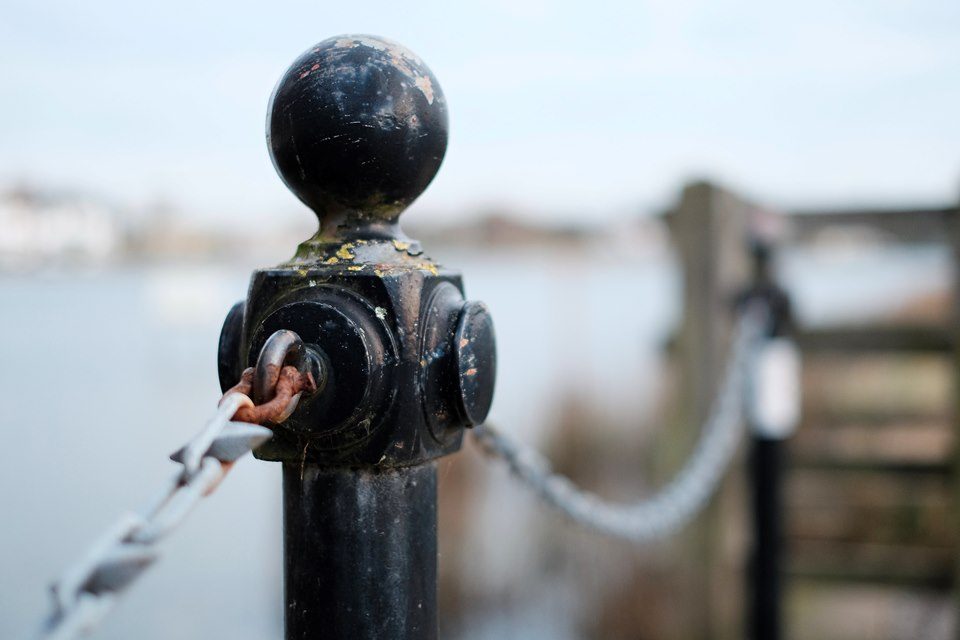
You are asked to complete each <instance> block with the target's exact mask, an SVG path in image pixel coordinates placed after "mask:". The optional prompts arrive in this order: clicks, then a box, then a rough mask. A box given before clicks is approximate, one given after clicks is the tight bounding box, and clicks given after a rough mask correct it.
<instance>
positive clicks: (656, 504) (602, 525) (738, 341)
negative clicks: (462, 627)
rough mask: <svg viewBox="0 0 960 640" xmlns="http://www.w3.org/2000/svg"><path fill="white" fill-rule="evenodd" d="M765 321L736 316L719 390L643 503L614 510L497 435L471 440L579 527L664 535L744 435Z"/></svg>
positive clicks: (752, 310)
mask: <svg viewBox="0 0 960 640" xmlns="http://www.w3.org/2000/svg"><path fill="white" fill-rule="evenodd" d="M766 318H767V313H766V309H765V308H763V307H759V306H755V305H751V307H749V308H748V309H747V310H746V311H745V312H744V313H743V315H742V316H741V317H740V319H739V321H738V325H737V328H736V331H735V336H734V341H733V345H732V348H731V353H730V356H729V360H728V362H727V365H726V369H725V372H724V376H723V379H722V381H721V385H720V387H719V392H718V394H717V396H716V398H715V399H714V403H713V407H712V410H711V412H710V415H709V417H708V418H707V420H706V422H705V424H704V426H703V429H702V431H701V437H700V440H699V442H698V443H697V446H696V448H695V449H694V451H693V453H692V454H691V456H690V458H689V459H688V460H687V462H686V463H685V465H684V466H683V468H682V469H681V470H680V472H679V473H678V474H677V476H676V477H675V478H674V479H673V480H672V481H671V482H670V483H669V484H667V485H666V486H665V487H663V489H661V490H660V491H659V492H658V493H656V494H655V495H653V496H652V497H650V498H648V499H645V500H642V501H640V502H637V503H632V504H622V505H621V504H612V503H609V502H606V501H604V500H603V499H601V498H600V497H598V496H597V495H595V494H593V493H591V492H589V491H585V490H584V489H581V488H580V487H578V486H576V485H575V484H574V483H573V482H572V481H571V480H570V479H569V478H567V477H565V476H562V475H560V474H557V473H554V472H553V471H552V469H551V467H550V463H549V462H548V461H547V460H546V459H545V458H544V457H543V456H542V455H541V454H540V453H539V452H538V451H537V450H535V449H533V448H531V447H528V446H526V445H524V444H522V443H520V442H518V441H517V440H515V439H513V438H511V437H509V436H507V435H505V434H504V433H502V432H501V431H498V430H497V429H494V428H493V427H491V426H489V425H481V426H479V427H477V428H475V429H474V430H473V435H474V437H475V438H476V440H477V442H478V443H479V444H480V446H481V447H483V449H484V450H485V451H486V452H487V453H488V454H490V455H492V456H496V457H498V458H501V459H503V460H504V462H506V464H507V466H508V467H509V468H510V471H511V472H512V473H513V474H514V476H516V477H517V478H518V479H519V480H520V481H521V482H523V483H524V484H526V485H527V486H528V487H529V488H530V489H531V490H533V492H534V493H535V494H536V495H537V496H538V497H539V498H541V499H542V500H543V501H544V502H546V503H547V504H549V505H550V506H552V507H554V508H556V509H559V510H560V511H561V512H563V514H565V515H566V516H567V517H569V518H571V519H572V520H574V521H576V522H578V523H580V524H581V525H583V526H585V527H587V528H589V529H592V530H594V531H597V532H600V533H603V534H606V535H610V536H614V537H617V538H624V539H626V540H629V541H632V542H638V543H643V542H649V541H651V540H656V539H659V538H663V537H666V536H668V535H669V534H671V533H672V532H674V531H676V530H677V529H679V528H681V527H682V526H683V525H684V524H686V523H687V522H688V521H689V520H690V519H691V518H692V517H693V516H694V515H695V514H696V513H697V512H698V511H699V510H700V509H701V508H702V507H703V506H704V505H705V504H706V503H707V501H708V500H709V498H710V496H711V495H712V494H713V492H714V491H715V490H716V487H717V485H718V484H719V482H720V480H721V479H722V478H723V475H724V472H725V470H726V468H727V466H728V465H729V463H730V460H731V459H732V458H733V455H734V453H735V452H736V449H737V445H738V443H739V441H740V438H741V436H742V434H743V430H744V426H743V405H744V394H745V386H746V381H747V375H748V368H749V366H750V360H751V356H752V354H753V353H754V347H755V346H756V344H757V343H758V341H759V339H760V338H761V336H762V335H763V331H764V327H765V325H766Z"/></svg>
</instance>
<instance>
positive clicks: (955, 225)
mask: <svg viewBox="0 0 960 640" xmlns="http://www.w3.org/2000/svg"><path fill="white" fill-rule="evenodd" d="M946 226H947V229H948V230H949V238H950V248H951V253H952V258H953V260H952V262H953V288H952V294H953V296H952V297H953V299H952V301H951V305H950V318H949V320H948V322H949V323H950V325H949V326H950V333H951V334H952V335H953V372H954V373H953V411H952V413H953V415H952V416H951V420H952V422H953V480H952V482H953V494H954V495H953V513H954V531H955V532H956V531H960V207H958V209H955V210H954V211H953V212H952V213H951V214H948V216H947V225H946ZM954 544H955V546H954V549H955V557H954V571H953V599H954V608H955V610H956V611H957V612H960V544H958V543H956V542H955V543H954ZM958 615H960V614H958ZM954 635H955V637H956V638H957V639H958V640H960V620H958V621H957V622H956V627H955V629H954Z"/></svg>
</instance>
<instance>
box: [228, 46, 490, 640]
mask: <svg viewBox="0 0 960 640" xmlns="http://www.w3.org/2000/svg"><path fill="white" fill-rule="evenodd" d="M267 142H268V146H269V150H270V156H271V159H272V160H273V164H274V166H275V167H276V169H277V172H278V173H279V174H280V177H281V178H282V179H283V181H284V182H285V183H286V184H287V186H288V187H289V188H290V189H291V190H292V191H293V192H294V194H295V195H296V196H297V197H298V198H300V200H301V201H302V202H304V203H305V204H306V205H308V206H309V207H310V208H312V209H313V210H314V212H315V213H316V214H317V217H318V218H319V221H320V228H319V230H318V232H317V234H316V235H315V236H314V237H313V238H310V239H309V240H307V241H305V242H303V243H302V244H301V245H300V246H299V248H298V249H297V253H296V255H295V256H294V257H293V258H292V259H291V260H289V261H288V262H286V263H284V264H281V265H279V266H277V267H274V268H269V269H261V270H259V271H257V272H255V273H254V274H253V277H252V279H251V282H250V290H249V295H248V297H247V300H246V302H245V303H241V304H238V305H237V306H235V307H234V308H233V310H231V312H230V314H229V315H228V316H227V320H226V322H225V323H224V328H223V333H222V334H221V341H220V350H219V367H220V382H221V386H223V387H224V388H228V387H230V386H232V385H233V384H234V383H235V382H236V380H237V379H238V378H239V377H240V374H241V372H242V370H243V369H244V367H247V366H250V365H251V364H252V363H253V362H254V360H255V359H256V356H257V354H258V353H259V351H260V349H261V347H262V345H263V344H264V341H265V340H266V338H267V337H268V336H270V335H272V334H273V333H274V332H275V331H278V330H281V329H282V330H287V331H292V332H294V333H295V334H296V335H297V336H298V337H299V338H300V339H301V340H302V343H303V349H304V350H305V352H306V353H307V354H309V355H310V357H311V358H312V360H311V362H313V363H314V364H313V365H312V366H313V368H314V370H315V371H316V372H317V375H319V376H320V377H321V378H322V379H321V380H318V381H317V383H318V384H317V387H318V390H317V391H316V393H314V394H313V395H312V396H310V397H303V398H301V400H300V403H299V405H298V407H297V409H296V411H295V412H294V413H293V414H292V415H291V416H290V417H289V418H288V419H287V420H286V421H284V422H282V424H279V425H274V428H273V432H274V435H273V438H272V439H271V440H270V441H269V442H267V443H266V444H264V445H263V446H261V447H260V448H259V449H257V450H256V451H255V455H256V456H257V457H258V458H260V459H263V460H275V461H279V462H282V463H283V506H284V510H283V519H284V571H285V578H284V584H285V589H284V591H285V599H286V611H285V619H286V637H287V638H288V640H294V639H296V640H315V639H319V638H323V639H325V640H345V639H347V638H349V639H351V640H373V639H375V638H376V639H380V638H390V639H391V640H413V639H421V638H427V639H431V638H435V637H436V635H437V593H436V589H437V584H436V581H437V477H436V470H435V462H434V461H435V459H436V458H438V457H440V456H444V455H448V454H450V453H453V452H455V451H457V450H458V449H459V448H460V443H461V441H462V438H463V430H464V428H465V427H469V426H473V425H475V424H479V423H481V422H482V421H483V420H484V418H485V417H486V415H487V411H488V410H489V408H490V404H491V402H492V399H493V384H494V378H495V373H496V358H495V347H494V342H495V340H494V334H493V324H492V321H491V319H490V315H489V313H488V312H487V310H486V308H485V307H484V306H483V305H482V304H481V303H478V302H468V301H466V300H465V298H464V293H463V283H462V281H461V277H460V275H459V274H458V273H456V272H454V271H450V270H447V269H444V268H442V267H441V266H440V265H438V264H436V263H435V262H433V261H432V260H431V259H430V258H429V257H427V256H426V255H425V254H424V253H423V250H422V249H421V248H420V245H419V243H418V242H416V241H415V240H412V239H411V238H408V237H407V236H406V235H404V233H403V231H402V230H401V229H400V226H399V224H398V220H399V217H400V214H401V213H402V212H403V210H404V209H405V208H406V207H407V205H409V204H410V203H411V202H412V201H413V200H414V199H416V198H417V196H419V195H420V193H421V192H422V191H423V190H424V189H425V188H426V187H427V185H428V184H429V183H430V181H431V180H432V179H433V177H434V175H435V174H436V172H437V170H438V169H439V167H440V162H441V160H442V159H443V155H444V152H445V150H446V144H447V111H446V102H445V101H444V97H443V92H442V91H441V89H440V85H439V84H438V83H437V80H436V78H435V77H434V76H433V74H432V73H431V72H430V70H429V69H428V68H427V67H426V65H424V63H423V61H422V60H420V58H418V57H417V56H416V55H415V54H413V53H412V52H410V51H409V50H407V49H405V48H404V47H402V46H400V45H398V44H396V43H393V42H390V41H388V40H384V39H382V38H376V37H372V36H354V35H348V36H340V37H336V38H330V39H328V40H324V41H323V42H320V43H319V44H317V45H316V46H314V47H312V48H311V49H309V50H308V51H306V52H305V53H304V54H303V55H302V56H300V58H298V59H297V60H296V61H294V63H293V65H291V67H290V68H289V69H288V70H287V72H286V73H285V74H284V76H283V77H282V78H281V80H280V82H279V84H278V85H277V87H276V89H275V90H274V93H273V96H272V98H271V100H270V112H269V114H268V120H267ZM265 373H268V372H265ZM257 375H259V373H258V374H257ZM254 383H255V384H254V387H255V388H258V387H257V384H256V380H255V381H254ZM260 386H261V387H263V388H265V389H267V388H269V384H264V385H260ZM261 395H264V394H261ZM263 400H266V398H261V399H260V401H263Z"/></svg>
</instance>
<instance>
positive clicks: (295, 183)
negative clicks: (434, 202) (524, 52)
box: [267, 35, 447, 233]
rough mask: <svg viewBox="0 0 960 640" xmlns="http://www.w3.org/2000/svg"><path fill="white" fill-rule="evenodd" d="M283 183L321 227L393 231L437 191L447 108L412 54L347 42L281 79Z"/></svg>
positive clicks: (275, 110) (327, 47)
mask: <svg viewBox="0 0 960 640" xmlns="http://www.w3.org/2000/svg"><path fill="white" fill-rule="evenodd" d="M267 146H268V147H269V150H270V157H271V159H272V160H273V165H274V167H276V169H277V172H278V173H279V174H280V177H281V178H282V179H283V181H284V182H285V183H286V185H287V186H288V187H289V188H290V190H291V191H293V192H294V194H296V196H297V197H298V198H300V200H302V201H303V202H304V203H305V204H306V205H307V206H309V207H310V208H311V209H313V210H314V211H315V212H316V213H317V216H318V217H319V218H320V221H321V233H324V232H328V231H335V230H334V229H328V228H327V227H328V225H334V226H338V227H352V228H358V227H364V226H369V225H371V224H376V223H388V224H392V223H394V222H395V221H396V220H397V218H398V217H399V216H400V213H402V212H403V210H404V209H405V208H406V207H407V206H408V205H409V204H410V203H411V202H413V201H414V200H415V199H416V198H417V197H418V196H419V195H420V194H421V193H422V192H423V191H424V189H426V188H427V185H428V184H430V181H431V180H433V177H434V176H435V175H436V173H437V170H438V169H439V168H440V163H441V161H442V160H443V155H444V152H445V151H446V148H447V106H446V101H445V100H444V97H443V92H442V91H441V89H440V85H439V83H438V82H437V79H436V78H435V77H434V76H433V73H431V72H430V69H428V68H427V66H426V65H425V64H424V63H423V61H422V60H420V58H419V57H417V55H416V54H414V53H413V52H411V51H409V50H408V49H406V48H405V47H403V46H401V45H399V44H396V43H394V42H391V41H389V40H385V39H383V38H378V37H374V36H364V35H345V36H338V37H335V38H329V39H327V40H324V41H323V42H321V43H319V44H317V45H316V46H314V47H312V48H311V49H310V50H308V51H307V52H306V53H304V54H303V55H301V56H300V57H299V58H297V60H296V61H295V62H294V63H293V64H292V65H291V66H290V68H289V69H288V70H287V72H286V73H285V74H284V75H283V77H282V78H281V79H280V82H279V83H278V84H277V87H276V89H274V92H273V95H272V97H271V98H270V106H269V111H268V114H267Z"/></svg>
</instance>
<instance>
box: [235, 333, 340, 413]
mask: <svg viewBox="0 0 960 640" xmlns="http://www.w3.org/2000/svg"><path fill="white" fill-rule="evenodd" d="M286 365H292V366H294V367H296V368H297V369H298V370H299V371H300V372H302V373H308V372H309V373H312V374H313V375H314V379H315V380H316V381H318V382H319V380H320V379H321V378H322V369H323V365H322V360H321V358H320V357H318V356H317V355H316V354H314V353H312V350H311V349H309V348H308V347H307V346H306V345H305V344H304V343H303V340H302V339H301V338H300V336H299V335H298V334H297V333H295V332H293V331H290V330H287V329H281V330H279V331H274V332H273V334H271V335H270V337H269V338H267V341H266V342H264V343H263V348H262V349H260V355H258V356H257V364H256V368H255V370H254V374H253V389H252V391H253V401H254V402H255V403H258V404H260V403H263V402H267V401H268V400H269V399H270V398H272V397H273V395H274V393H275V392H276V388H277V381H278V380H279V379H280V370H281V369H282V368H283V367H284V366H286Z"/></svg>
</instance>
